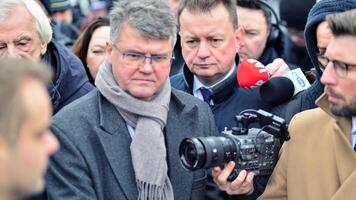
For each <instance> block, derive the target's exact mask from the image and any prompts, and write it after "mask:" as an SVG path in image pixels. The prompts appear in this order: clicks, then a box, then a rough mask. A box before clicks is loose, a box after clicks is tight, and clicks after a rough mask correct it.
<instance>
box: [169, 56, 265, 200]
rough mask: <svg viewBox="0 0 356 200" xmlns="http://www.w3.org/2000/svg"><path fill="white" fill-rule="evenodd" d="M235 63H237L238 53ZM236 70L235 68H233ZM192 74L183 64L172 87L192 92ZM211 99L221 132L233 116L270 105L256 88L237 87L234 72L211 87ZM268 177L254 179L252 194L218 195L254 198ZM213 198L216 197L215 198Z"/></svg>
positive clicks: (221, 196) (261, 190) (229, 125)
mask: <svg viewBox="0 0 356 200" xmlns="http://www.w3.org/2000/svg"><path fill="white" fill-rule="evenodd" d="M236 63H239V59H238V55H237V56H236ZM235 71H236V69H235ZM193 77H194V76H193V74H192V73H191V72H190V71H189V69H188V67H187V66H186V65H185V66H184V68H183V73H179V74H177V75H175V76H173V77H171V84H172V87H174V88H176V89H179V90H183V91H185V92H188V93H190V94H193ZM212 99H213V101H214V106H213V107H212V108H211V109H212V111H213V114H214V118H215V123H216V126H217V128H218V130H219V131H220V132H221V131H222V130H224V129H225V127H227V129H231V128H232V127H235V126H236V122H235V116H236V115H237V114H239V113H240V112H241V111H244V110H246V109H263V110H266V111H269V110H270V109H271V106H270V105H269V104H267V103H264V102H263V101H262V100H261V98H260V95H259V90H258V88H254V89H244V88H241V87H239V84H238V82H237V80H236V72H234V73H233V74H232V75H231V76H230V77H229V78H228V79H226V80H225V81H224V82H222V83H221V84H219V85H218V86H217V87H214V88H213V95H212ZM268 178H269V177H266V176H262V177H256V178H255V179H254V187H255V190H254V193H253V194H252V195H249V196H246V195H233V196H228V195H227V194H226V193H225V192H221V194H220V195H219V196H220V198H223V199H251V200H252V199H256V198H257V197H258V196H259V195H261V194H262V192H263V191H264V188H265V186H266V184H267V181H268ZM215 199H218V197H217V198H215Z"/></svg>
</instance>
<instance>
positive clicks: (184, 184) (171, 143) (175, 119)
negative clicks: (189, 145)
mask: <svg viewBox="0 0 356 200" xmlns="http://www.w3.org/2000/svg"><path fill="white" fill-rule="evenodd" d="M176 103H177V102H175V103H172V101H171V104H170V110H169V113H168V118H167V125H166V131H165V138H166V147H167V149H168V148H169V151H168V158H167V160H168V165H169V177H170V180H171V183H172V185H173V190H174V193H175V197H177V196H178V197H179V199H189V198H190V194H191V189H192V184H193V172H189V171H187V170H185V169H184V168H183V167H182V164H181V162H180V159H179V144H180V143H181V141H182V140H183V139H184V138H187V137H192V136H193V135H194V131H197V130H198V129H196V128H195V127H196V123H194V120H193V119H197V117H196V116H195V115H197V113H198V112H197V107H196V106H194V107H192V108H188V109H184V108H185V107H184V106H183V104H182V103H181V102H179V100H178V103H177V104H176ZM173 104H174V105H173ZM183 121H184V123H182V122H183ZM183 180H184V181H183ZM178 192H179V194H178ZM182 195H187V196H182Z"/></svg>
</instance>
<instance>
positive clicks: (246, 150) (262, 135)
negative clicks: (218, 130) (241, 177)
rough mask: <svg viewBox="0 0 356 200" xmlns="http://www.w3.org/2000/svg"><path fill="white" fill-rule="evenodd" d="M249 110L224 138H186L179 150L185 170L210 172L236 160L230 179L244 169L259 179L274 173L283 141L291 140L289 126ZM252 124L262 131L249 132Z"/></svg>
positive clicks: (279, 120)
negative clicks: (237, 125)
mask: <svg viewBox="0 0 356 200" xmlns="http://www.w3.org/2000/svg"><path fill="white" fill-rule="evenodd" d="M248 111H249V112H245V113H243V114H241V115H238V116H236V120H237V123H238V124H239V125H240V126H239V127H233V128H232V129H231V130H224V131H223V132H222V134H221V136H209V137H197V138H185V139H184V140H183V141H182V142H181V144H180V148H179V155H180V159H181V162H182V165H183V167H184V168H185V169H187V170H197V169H201V168H205V169H207V168H210V167H214V166H220V165H223V164H225V163H227V162H229V161H235V163H236V166H235V170H234V171H233V173H231V174H230V177H229V180H234V179H235V178H236V176H237V175H238V173H239V172H240V170H243V169H245V170H247V171H252V172H254V173H255V175H257V176H259V175H260V176H262V175H269V174H271V173H272V171H273V169H274V166H275V164H276V162H277V158H278V152H279V149H280V147H281V144H282V142H283V141H284V140H288V139H289V134H288V131H287V126H286V123H285V121H284V120H283V119H282V118H280V117H277V116H275V115H272V114H270V113H268V112H265V111H263V110H258V111H254V110H253V111H251V110H248ZM251 123H259V124H260V126H261V129H258V128H250V129H249V128H248V127H249V125H250V124H251Z"/></svg>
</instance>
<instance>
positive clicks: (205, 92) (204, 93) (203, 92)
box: [200, 87, 213, 106]
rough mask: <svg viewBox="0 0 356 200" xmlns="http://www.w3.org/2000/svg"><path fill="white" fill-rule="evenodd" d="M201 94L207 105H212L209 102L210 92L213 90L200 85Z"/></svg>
mask: <svg viewBox="0 0 356 200" xmlns="http://www.w3.org/2000/svg"><path fill="white" fill-rule="evenodd" d="M200 92H201V95H202V96H203V99H204V101H205V102H206V103H207V104H208V105H209V106H212V102H211V94H212V93H213V90H212V89H210V88H205V87H201V88H200Z"/></svg>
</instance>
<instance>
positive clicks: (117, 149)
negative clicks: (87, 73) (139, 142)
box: [96, 96, 138, 200]
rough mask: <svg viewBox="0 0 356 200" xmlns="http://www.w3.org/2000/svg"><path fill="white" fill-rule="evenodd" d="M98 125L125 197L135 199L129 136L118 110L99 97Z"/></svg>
mask: <svg viewBox="0 0 356 200" xmlns="http://www.w3.org/2000/svg"><path fill="white" fill-rule="evenodd" d="M99 113H100V126H99V127H96V131H97V133H98V137H99V139H100V142H101V145H102V146H103V148H104V151H105V156H106V158H107V159H108V161H109V164H110V166H111V168H112V170H113V172H114V175H115V177H116V179H117V181H118V183H119V185H120V187H121V188H122V191H123V193H124V194H125V195H126V197H127V199H132V200H134V199H137V195H138V194H137V186H136V181H135V173H134V171H133V166H132V162H131V152H130V144H131V137H130V135H129V133H128V130H127V127H126V123H125V122H124V120H123V118H122V117H121V116H120V115H119V113H118V111H117V110H116V109H115V107H114V106H113V105H111V104H110V103H109V102H108V101H107V100H105V99H104V98H103V97H102V96H100V97H99Z"/></svg>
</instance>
